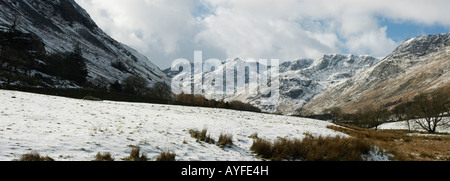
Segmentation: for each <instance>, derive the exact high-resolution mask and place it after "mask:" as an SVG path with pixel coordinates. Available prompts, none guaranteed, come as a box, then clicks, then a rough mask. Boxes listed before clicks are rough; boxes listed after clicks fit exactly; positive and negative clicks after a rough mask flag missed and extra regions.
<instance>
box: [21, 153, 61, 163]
mask: <svg viewBox="0 0 450 181" xmlns="http://www.w3.org/2000/svg"><path fill="white" fill-rule="evenodd" d="M19 161H24V162H35V161H37V162H42V161H55V160H54V159H53V158H50V157H49V156H45V157H43V156H40V155H39V153H37V152H34V153H27V154H24V155H22V156H21V157H20V159H19Z"/></svg>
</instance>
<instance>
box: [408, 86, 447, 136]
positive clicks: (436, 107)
mask: <svg viewBox="0 0 450 181" xmlns="http://www.w3.org/2000/svg"><path fill="white" fill-rule="evenodd" d="M448 95H449V94H448V90H447V89H437V90H435V91H433V92H430V93H420V94H419V95H417V96H416V97H414V101H413V104H412V110H411V111H410V112H411V114H413V115H414V117H415V119H414V122H415V123H416V124H417V125H419V126H420V127H421V128H422V129H424V130H426V131H427V132H429V133H436V128H437V127H438V126H449V125H450V121H449V120H448V119H444V117H445V115H446V112H448V109H449V108H448V102H449V97H448Z"/></svg>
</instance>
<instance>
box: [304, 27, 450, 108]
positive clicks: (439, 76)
mask: <svg viewBox="0 0 450 181" xmlns="http://www.w3.org/2000/svg"><path fill="white" fill-rule="evenodd" d="M449 70H450V33H447V34H437V35H428V36H419V37H416V38H412V39H409V40H407V41H405V42H404V43H403V44H401V45H400V46H399V47H398V48H397V49H396V50H395V51H394V52H393V53H392V54H390V55H389V56H387V57H386V58H384V59H383V60H382V61H381V62H380V63H379V64H377V65H376V66H374V67H372V68H369V69H367V70H366V71H363V72H360V73H359V74H357V75H355V76H353V77H352V78H351V79H349V80H347V81H346V82H344V83H342V84H340V85H338V86H336V87H334V88H331V89H328V90H327V91H324V92H322V93H321V94H320V95H318V96H316V97H315V98H314V99H313V100H312V101H311V102H309V103H308V104H307V105H306V106H305V109H307V110H310V111H311V112H315V113H320V112H321V111H322V110H323V109H325V108H330V107H336V106H339V107H342V108H344V110H346V111H349V112H351V111H356V110H357V109H358V108H364V107H365V106H371V105H377V106H381V105H384V106H387V107H389V106H394V105H396V104H398V103H401V102H404V101H408V100H409V99H411V98H412V97H413V96H415V95H417V93H419V92H423V91H428V90H432V89H435V88H441V87H449V88H450V73H449Z"/></svg>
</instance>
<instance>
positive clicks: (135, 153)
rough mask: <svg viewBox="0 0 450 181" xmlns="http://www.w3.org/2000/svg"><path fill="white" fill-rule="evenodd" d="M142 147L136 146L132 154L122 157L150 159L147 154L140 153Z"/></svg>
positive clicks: (138, 159) (125, 159)
mask: <svg viewBox="0 0 450 181" xmlns="http://www.w3.org/2000/svg"><path fill="white" fill-rule="evenodd" d="M140 150H141V149H140V147H135V148H133V149H132V150H131V153H130V156H128V157H125V158H122V160H124V161H148V157H147V155H146V154H142V155H140Z"/></svg>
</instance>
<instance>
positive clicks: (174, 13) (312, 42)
mask: <svg viewBox="0 0 450 181" xmlns="http://www.w3.org/2000/svg"><path fill="white" fill-rule="evenodd" d="M76 1H77V2H78V3H80V5H82V6H83V7H84V8H86V9H87V11H88V12H89V13H90V14H91V16H92V18H93V19H94V20H95V21H96V22H97V23H98V24H99V26H100V27H101V28H103V29H104V30H105V31H106V32H107V33H108V34H110V35H111V36H112V37H114V38H116V39H117V40H119V41H121V42H123V43H126V44H128V45H131V46H132V47H134V48H136V49H138V50H139V51H141V52H142V53H144V54H145V55H146V56H148V57H149V58H150V59H151V60H153V61H155V63H156V64H157V65H159V66H161V67H162V68H166V67H168V66H169V65H170V64H171V61H172V60H174V59H177V58H186V59H192V56H193V52H194V51H195V50H203V54H204V56H205V57H209V58H219V59H226V58H236V57H239V58H244V59H247V58H256V59H259V58H278V59H282V60H292V59H296V58H317V57H319V56H322V55H323V54H326V53H342V52H343V53H353V54H368V55H373V56H386V55H387V54H389V53H390V52H391V51H392V50H393V49H394V48H395V47H396V46H397V45H398V44H399V43H401V42H394V41H393V40H392V39H391V38H389V37H388V35H387V33H386V30H387V28H389V27H384V26H381V25H380V23H379V22H378V19H379V18H385V19H389V20H391V21H399V22H402V21H409V22H413V23H418V24H424V25H436V24H437V25H441V26H446V27H450V18H449V17H448V15H447V14H448V13H447V12H448V10H447V9H448V7H450V1H447V0H429V1H423V0H395V1H392V0H377V1H369V0H367V1H361V0H245V1H242V0H170V1H167V0H129V1H123V0H76Z"/></svg>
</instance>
